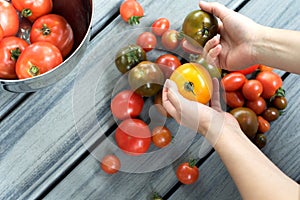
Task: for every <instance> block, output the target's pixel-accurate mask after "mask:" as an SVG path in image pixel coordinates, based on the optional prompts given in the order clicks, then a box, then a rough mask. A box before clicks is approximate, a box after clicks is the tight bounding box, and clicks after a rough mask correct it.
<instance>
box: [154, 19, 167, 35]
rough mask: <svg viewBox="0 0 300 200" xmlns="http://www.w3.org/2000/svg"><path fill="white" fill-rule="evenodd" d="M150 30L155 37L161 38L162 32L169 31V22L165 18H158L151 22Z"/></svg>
mask: <svg viewBox="0 0 300 200" xmlns="http://www.w3.org/2000/svg"><path fill="white" fill-rule="evenodd" d="M151 28H152V32H153V33H154V34H155V35H157V36H162V34H163V33H164V32H166V31H167V30H169V28H170V22H169V20H168V19H167V18H159V19H157V20H155V21H154V22H153V24H152V26H151Z"/></svg>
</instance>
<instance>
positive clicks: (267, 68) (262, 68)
mask: <svg viewBox="0 0 300 200" xmlns="http://www.w3.org/2000/svg"><path fill="white" fill-rule="evenodd" d="M258 69H259V71H269V72H271V71H273V67H269V66H266V65H259V66H258Z"/></svg>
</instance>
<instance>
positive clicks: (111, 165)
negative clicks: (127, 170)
mask: <svg viewBox="0 0 300 200" xmlns="http://www.w3.org/2000/svg"><path fill="white" fill-rule="evenodd" d="M100 167H101V169H102V170H103V171H104V172H105V173H107V174H115V173H117V172H118V171H119V170H120V168H121V162H120V159H119V158H118V157H117V156H115V155H112V154H109V155H106V156H104V157H103V158H102V160H101V164H100Z"/></svg>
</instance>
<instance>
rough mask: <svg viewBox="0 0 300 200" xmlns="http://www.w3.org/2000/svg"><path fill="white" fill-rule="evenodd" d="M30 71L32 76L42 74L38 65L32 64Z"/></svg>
mask: <svg viewBox="0 0 300 200" xmlns="http://www.w3.org/2000/svg"><path fill="white" fill-rule="evenodd" d="M29 73H30V75H31V76H37V75H39V74H40V70H39V68H38V67H37V66H34V65H32V66H31V67H30V69H29Z"/></svg>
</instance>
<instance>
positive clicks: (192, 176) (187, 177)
mask: <svg viewBox="0 0 300 200" xmlns="http://www.w3.org/2000/svg"><path fill="white" fill-rule="evenodd" d="M176 176H177V178H178V180H179V181H180V182H181V183H183V184H192V183H195V182H196V181H197V180H198V177H199V170H198V167H197V166H195V161H190V162H185V163H182V164H180V165H179V166H178V168H177V170H176Z"/></svg>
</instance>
